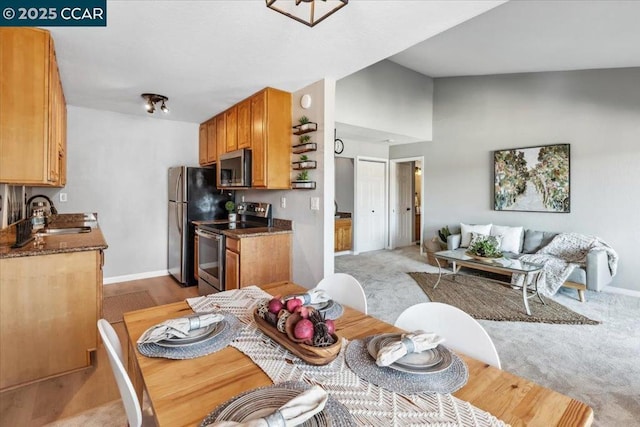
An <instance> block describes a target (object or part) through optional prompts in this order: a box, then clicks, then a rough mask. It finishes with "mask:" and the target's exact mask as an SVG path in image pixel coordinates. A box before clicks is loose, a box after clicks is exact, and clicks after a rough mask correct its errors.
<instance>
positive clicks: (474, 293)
mask: <svg viewBox="0 0 640 427" xmlns="http://www.w3.org/2000/svg"><path fill="white" fill-rule="evenodd" d="M407 274H409V276H411V277H412V278H413V280H415V281H416V283H418V285H419V286H420V287H421V288H422V290H423V291H424V293H425V294H427V296H428V297H429V299H430V300H431V301H436V302H443V303H445V304H449V305H453V306H456V307H458V308H459V309H461V310H463V311H465V312H467V313H469V314H470V315H471V317H473V318H475V319H485V320H503V321H515V322H542V323H559V324H571V325H597V324H599V323H600V322H598V321H596V320H592V319H589V318H588V317H586V316H583V315H581V314H578V313H576V312H575V311H572V310H570V309H568V308H567V307H565V306H563V305H562V304H558V303H557V302H555V301H553V300H551V299H549V298H544V300H545V302H546V305H543V304H542V303H541V302H540V300H539V299H538V297H533V298H530V299H529V308H530V310H531V316H528V315H527V313H526V312H525V309H524V302H523V301H522V291H521V290H517V289H512V288H511V286H509V285H506V284H500V283H497V282H492V281H490V280H487V279H485V278H482V277H475V276H465V275H460V274H458V275H456V277H455V280H453V275H443V276H442V279H441V280H440V284H438V287H437V288H436V289H433V286H434V285H435V283H436V281H437V280H438V275H437V274H429V273H422V272H418V273H407Z"/></svg>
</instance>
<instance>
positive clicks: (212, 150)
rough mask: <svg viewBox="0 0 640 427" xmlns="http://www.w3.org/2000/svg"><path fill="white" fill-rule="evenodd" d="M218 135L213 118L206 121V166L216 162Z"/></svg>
mask: <svg viewBox="0 0 640 427" xmlns="http://www.w3.org/2000/svg"><path fill="white" fill-rule="evenodd" d="M217 147H218V134H217V130H216V121H215V118H211V119H209V121H207V164H208V165H210V164H212V163H213V162H215V161H216V160H218V151H217V150H218V148H217Z"/></svg>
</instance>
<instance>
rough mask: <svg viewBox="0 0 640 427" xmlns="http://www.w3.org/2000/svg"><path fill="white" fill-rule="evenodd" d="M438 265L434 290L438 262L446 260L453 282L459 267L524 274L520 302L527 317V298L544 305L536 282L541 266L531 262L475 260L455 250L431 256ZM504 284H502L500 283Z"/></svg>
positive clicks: (437, 282) (440, 267) (439, 266)
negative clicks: (450, 266)
mask: <svg viewBox="0 0 640 427" xmlns="http://www.w3.org/2000/svg"><path fill="white" fill-rule="evenodd" d="M433 256H434V257H435V259H436V262H437V263H438V280H437V281H436V284H435V285H433V289H435V288H436V287H437V286H438V284H439V283H440V279H441V278H442V265H441V264H440V260H446V261H449V262H450V263H452V265H453V268H452V270H453V274H454V276H453V277H454V280H455V275H456V274H459V271H460V268H461V267H467V268H472V269H475V270H482V271H488V272H492V273H506V274H514V273H516V274H524V282H523V286H522V300H523V301H524V308H525V310H526V312H527V315H529V316H531V310H530V309H529V298H532V297H534V296H537V297H538V299H539V300H540V302H542V304H545V305H546V303H545V302H544V300H543V299H542V296H541V295H540V294H539V293H538V280H539V279H540V273H541V272H542V267H543V264H535V263H532V262H524V261H520V260H518V259H511V258H504V257H503V258H491V259H486V258H483V259H476V258H473V257H471V256H469V255H467V254H466V253H465V250H461V249H457V250H453V251H440V252H436V253H434V254H433ZM529 278H531V284H530V285H529V284H528V283H529ZM487 279H488V280H491V281H494V282H499V281H498V280H494V279H490V278H487ZM502 283H504V282H502Z"/></svg>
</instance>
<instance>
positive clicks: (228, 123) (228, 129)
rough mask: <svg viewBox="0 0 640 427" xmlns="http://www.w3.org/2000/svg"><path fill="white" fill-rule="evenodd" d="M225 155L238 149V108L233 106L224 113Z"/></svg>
mask: <svg viewBox="0 0 640 427" xmlns="http://www.w3.org/2000/svg"><path fill="white" fill-rule="evenodd" d="M224 122H225V136H224V140H225V147H226V148H225V153H229V152H231V151H235V150H237V149H238V108H237V106H235V105H234V106H233V107H231V108H229V109H228V110H227V111H225V112H224Z"/></svg>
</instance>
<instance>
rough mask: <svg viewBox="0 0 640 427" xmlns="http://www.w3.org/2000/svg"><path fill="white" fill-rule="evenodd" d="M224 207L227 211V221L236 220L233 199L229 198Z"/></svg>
mask: <svg viewBox="0 0 640 427" xmlns="http://www.w3.org/2000/svg"><path fill="white" fill-rule="evenodd" d="M224 208H225V209H226V210H227V212H229V222H236V215H237V214H236V204H235V203H234V202H233V200H229V201H228V202H227V203H225V204H224Z"/></svg>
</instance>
